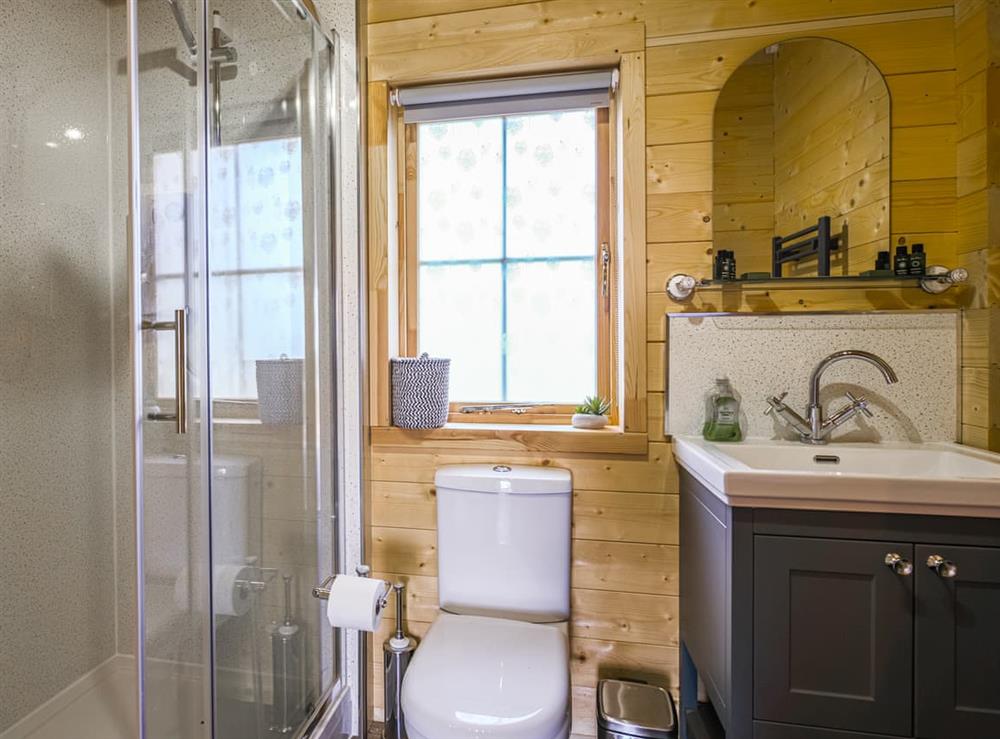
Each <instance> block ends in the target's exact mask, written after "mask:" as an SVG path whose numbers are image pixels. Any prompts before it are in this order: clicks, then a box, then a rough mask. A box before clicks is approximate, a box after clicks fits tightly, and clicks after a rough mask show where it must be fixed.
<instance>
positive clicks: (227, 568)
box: [212, 565, 253, 616]
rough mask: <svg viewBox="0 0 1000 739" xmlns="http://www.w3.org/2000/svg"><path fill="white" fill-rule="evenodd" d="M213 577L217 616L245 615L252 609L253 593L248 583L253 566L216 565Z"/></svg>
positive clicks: (251, 577)
mask: <svg viewBox="0 0 1000 739" xmlns="http://www.w3.org/2000/svg"><path fill="white" fill-rule="evenodd" d="M214 575H215V577H214V578H213V579H212V605H213V609H214V612H215V615H216V616H243V615H245V614H246V613H247V611H249V610H250V602H251V599H252V598H253V593H252V592H251V590H250V587H249V586H248V583H249V582H250V581H251V580H253V568H251V567H246V566H244V565H216V566H215V571H214Z"/></svg>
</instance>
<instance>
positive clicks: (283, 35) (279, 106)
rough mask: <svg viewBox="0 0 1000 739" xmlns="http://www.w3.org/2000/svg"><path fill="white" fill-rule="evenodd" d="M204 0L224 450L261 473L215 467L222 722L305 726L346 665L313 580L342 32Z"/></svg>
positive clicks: (328, 383) (283, 731) (327, 498)
mask: <svg viewBox="0 0 1000 739" xmlns="http://www.w3.org/2000/svg"><path fill="white" fill-rule="evenodd" d="M209 13H210V17H211V19H212V22H213V25H214V27H215V28H214V44H215V46H216V47H217V49H216V51H215V52H214V54H215V58H216V60H217V61H214V62H212V63H211V64H210V69H209V78H208V79H209V89H208V113H209V127H208V131H209V133H208V140H209V147H208V151H209V161H208V210H207V217H208V265H209V285H208V292H209V311H208V314H209V315H208V320H209V326H210V329H209V335H208V342H209V371H210V374H211V383H210V387H211V399H212V433H211V453H212V457H213V459H214V460H216V461H217V463H218V462H221V461H223V460H234V461H235V460H243V462H241V463H240V464H247V463H249V464H250V466H249V467H246V470H247V474H249V475H252V478H253V483H252V484H250V485H247V486H246V489H245V490H244V491H242V492H241V493H239V494H235V495H234V494H232V493H233V491H236V490H239V489H240V485H239V484H236V482H235V481H236V480H238V479H240V476H241V475H243V474H244V473H243V471H242V469H243V468H242V467H233V469H234V470H236V471H235V472H234V473H233V479H234V483H233V484H231V485H229V486H226V485H225V484H223V483H222V481H221V480H220V479H218V478H217V479H216V480H214V481H213V484H212V526H211V533H212V537H211V538H212V560H213V565H214V573H215V587H216V593H217V598H216V602H215V620H214V643H215V650H214V652H215V660H214V678H215V709H216V710H215V717H216V738H217V739H249V738H250V737H255V738H263V737H269V736H281V735H287V734H290V733H292V732H294V731H295V730H296V729H297V728H298V727H299V726H300V725H301V724H302V723H303V722H304V721H305V720H306V718H307V717H308V716H309V715H310V713H312V711H313V709H314V708H315V707H316V706H317V705H318V704H319V702H320V701H321V699H322V698H323V695H324V692H325V689H326V688H328V687H329V685H330V683H331V680H332V678H333V674H332V672H331V671H330V667H331V666H332V664H333V653H332V649H333V646H332V638H331V637H332V631H331V630H330V629H329V628H328V627H326V626H325V619H323V617H322V616H323V614H322V611H321V608H320V607H319V602H318V601H316V600H315V599H314V598H312V597H311V588H312V586H313V585H314V584H316V583H318V582H320V581H321V580H322V579H323V577H325V575H326V574H327V573H329V572H333V571H335V569H334V563H333V561H332V557H333V532H332V527H333V523H334V518H333V515H332V513H333V512H332V510H331V506H330V504H331V502H332V495H331V492H330V490H331V487H330V485H329V484H328V482H327V481H328V480H329V477H328V475H329V469H330V460H329V457H330V455H331V452H332V448H333V438H332V432H331V421H332V419H333V413H332V398H331V396H330V394H331V392H332V384H333V383H332V380H331V366H330V363H329V361H328V358H329V357H330V356H331V354H332V346H331V340H332V335H333V326H332V324H331V311H330V307H329V306H330V304H329V299H330V293H331V289H332V284H331V279H330V263H329V253H330V246H331V244H330V233H331V227H330V222H331V218H330V201H329V193H330V191H331V179H330V169H331V161H332V158H331V145H330V142H331V133H332V132H331V103H332V84H331V65H330V58H331V48H330V44H329V42H328V40H327V39H326V37H325V36H323V35H322V34H321V33H320V32H319V31H318V30H317V29H316V27H315V25H314V24H313V23H312V22H311V21H310V20H309V19H308V18H303V17H302V15H301V14H300V13H299V11H298V8H297V6H296V5H295V4H293V3H291V2H275V1H274V0H210V2H209ZM321 358H324V359H325V360H326V361H323V362H322V364H321ZM324 483H325V484H324ZM232 580H236V581H244V580H246V581H250V582H251V583H252V585H251V586H250V592H249V593H248V594H247V598H246V601H243V600H242V598H243V594H242V592H241V591H239V590H238V589H237V591H236V592H235V594H234V593H233V592H231V591H232V588H231V586H230V584H229V582H230V581H232ZM221 600H224V601H225V602H221ZM245 602H248V603H249V608H247V607H246V605H243V604H244V603H245ZM244 609H245V610H246V613H245V614H244V613H243V610H244ZM324 667H325V668H326V669H324Z"/></svg>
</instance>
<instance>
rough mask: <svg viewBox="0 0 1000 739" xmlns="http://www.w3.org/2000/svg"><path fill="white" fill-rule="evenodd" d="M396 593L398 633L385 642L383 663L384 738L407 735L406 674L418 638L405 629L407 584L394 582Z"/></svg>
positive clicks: (401, 738) (399, 737) (398, 738)
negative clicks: (404, 696) (404, 717)
mask: <svg viewBox="0 0 1000 739" xmlns="http://www.w3.org/2000/svg"><path fill="white" fill-rule="evenodd" d="M392 589H393V591H394V592H395V594H396V633H395V634H393V635H392V636H391V637H389V638H388V639H386V640H385V644H383V645H382V663H383V666H384V669H385V674H384V675H383V678H384V681H383V685H384V686H385V702H384V703H383V704H382V705H383V706H384V707H385V709H384V710H385V723H384V727H385V728H384V729H383V733H382V736H383V737H385V739H406V725H405V724H404V723H403V675H404V674H405V673H406V668H407V667H408V666H409V664H410V660H411V659H412V658H413V653H414V652H415V651H416V649H417V640H416V639H414V638H413V637H412V636H409V635H408V634H407V633H406V632H404V631H403V600H404V594H405V590H406V586H405V585H404V584H403V583H401V582H397V583H396V584H395V585H393V586H392Z"/></svg>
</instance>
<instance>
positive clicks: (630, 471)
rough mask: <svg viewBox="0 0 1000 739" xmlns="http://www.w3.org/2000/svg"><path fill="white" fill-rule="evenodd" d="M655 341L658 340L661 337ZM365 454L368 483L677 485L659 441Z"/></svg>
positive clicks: (655, 488) (638, 488)
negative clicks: (519, 467) (486, 470)
mask: <svg viewBox="0 0 1000 739" xmlns="http://www.w3.org/2000/svg"><path fill="white" fill-rule="evenodd" d="M925 294H926V293H925ZM657 341H663V338H662V337H661V338H659V339H657ZM371 457H372V458H371V460H370V465H371V478H372V480H373V482H374V481H382V482H413V483H433V482H434V472H435V471H436V470H437V468H438V467H443V466H445V465H451V464H533V465H541V466H545V467H562V468H565V469H568V470H570V471H572V473H573V487H574V488H575V489H578V490H631V491H634V492H639V493H662V492H664V491H676V490H677V467H676V463H675V462H674V459H673V454H672V453H671V451H670V445H669V444H665V443H652V444H649V451H648V453H647V454H646V455H643V456H641V457H637V456H632V455H607V454H602V455H595V454H546V453H544V452H522V453H510V452H495V451H489V450H481V449H477V448H474V446H473V447H470V448H469V449H467V450H463V451H458V450H450V449H420V450H414V449H408V448H407V447H374V448H373V449H372V454H371Z"/></svg>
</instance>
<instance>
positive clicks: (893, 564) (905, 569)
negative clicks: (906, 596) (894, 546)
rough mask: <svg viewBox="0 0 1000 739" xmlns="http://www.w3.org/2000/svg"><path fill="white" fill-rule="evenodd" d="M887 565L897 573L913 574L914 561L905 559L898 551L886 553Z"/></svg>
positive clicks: (905, 575) (903, 574) (904, 575)
mask: <svg viewBox="0 0 1000 739" xmlns="http://www.w3.org/2000/svg"><path fill="white" fill-rule="evenodd" d="M885 565H886V567H888V568H889V569H890V570H892V571H893V572H895V573H896V574H897V575H902V576H903V577H907V576H909V575H912V574H913V562H911V561H910V560H908V559H903V558H902V557H901V556H900V555H899V554H897V553H896V552H889V553H888V554H887V555H885Z"/></svg>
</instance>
